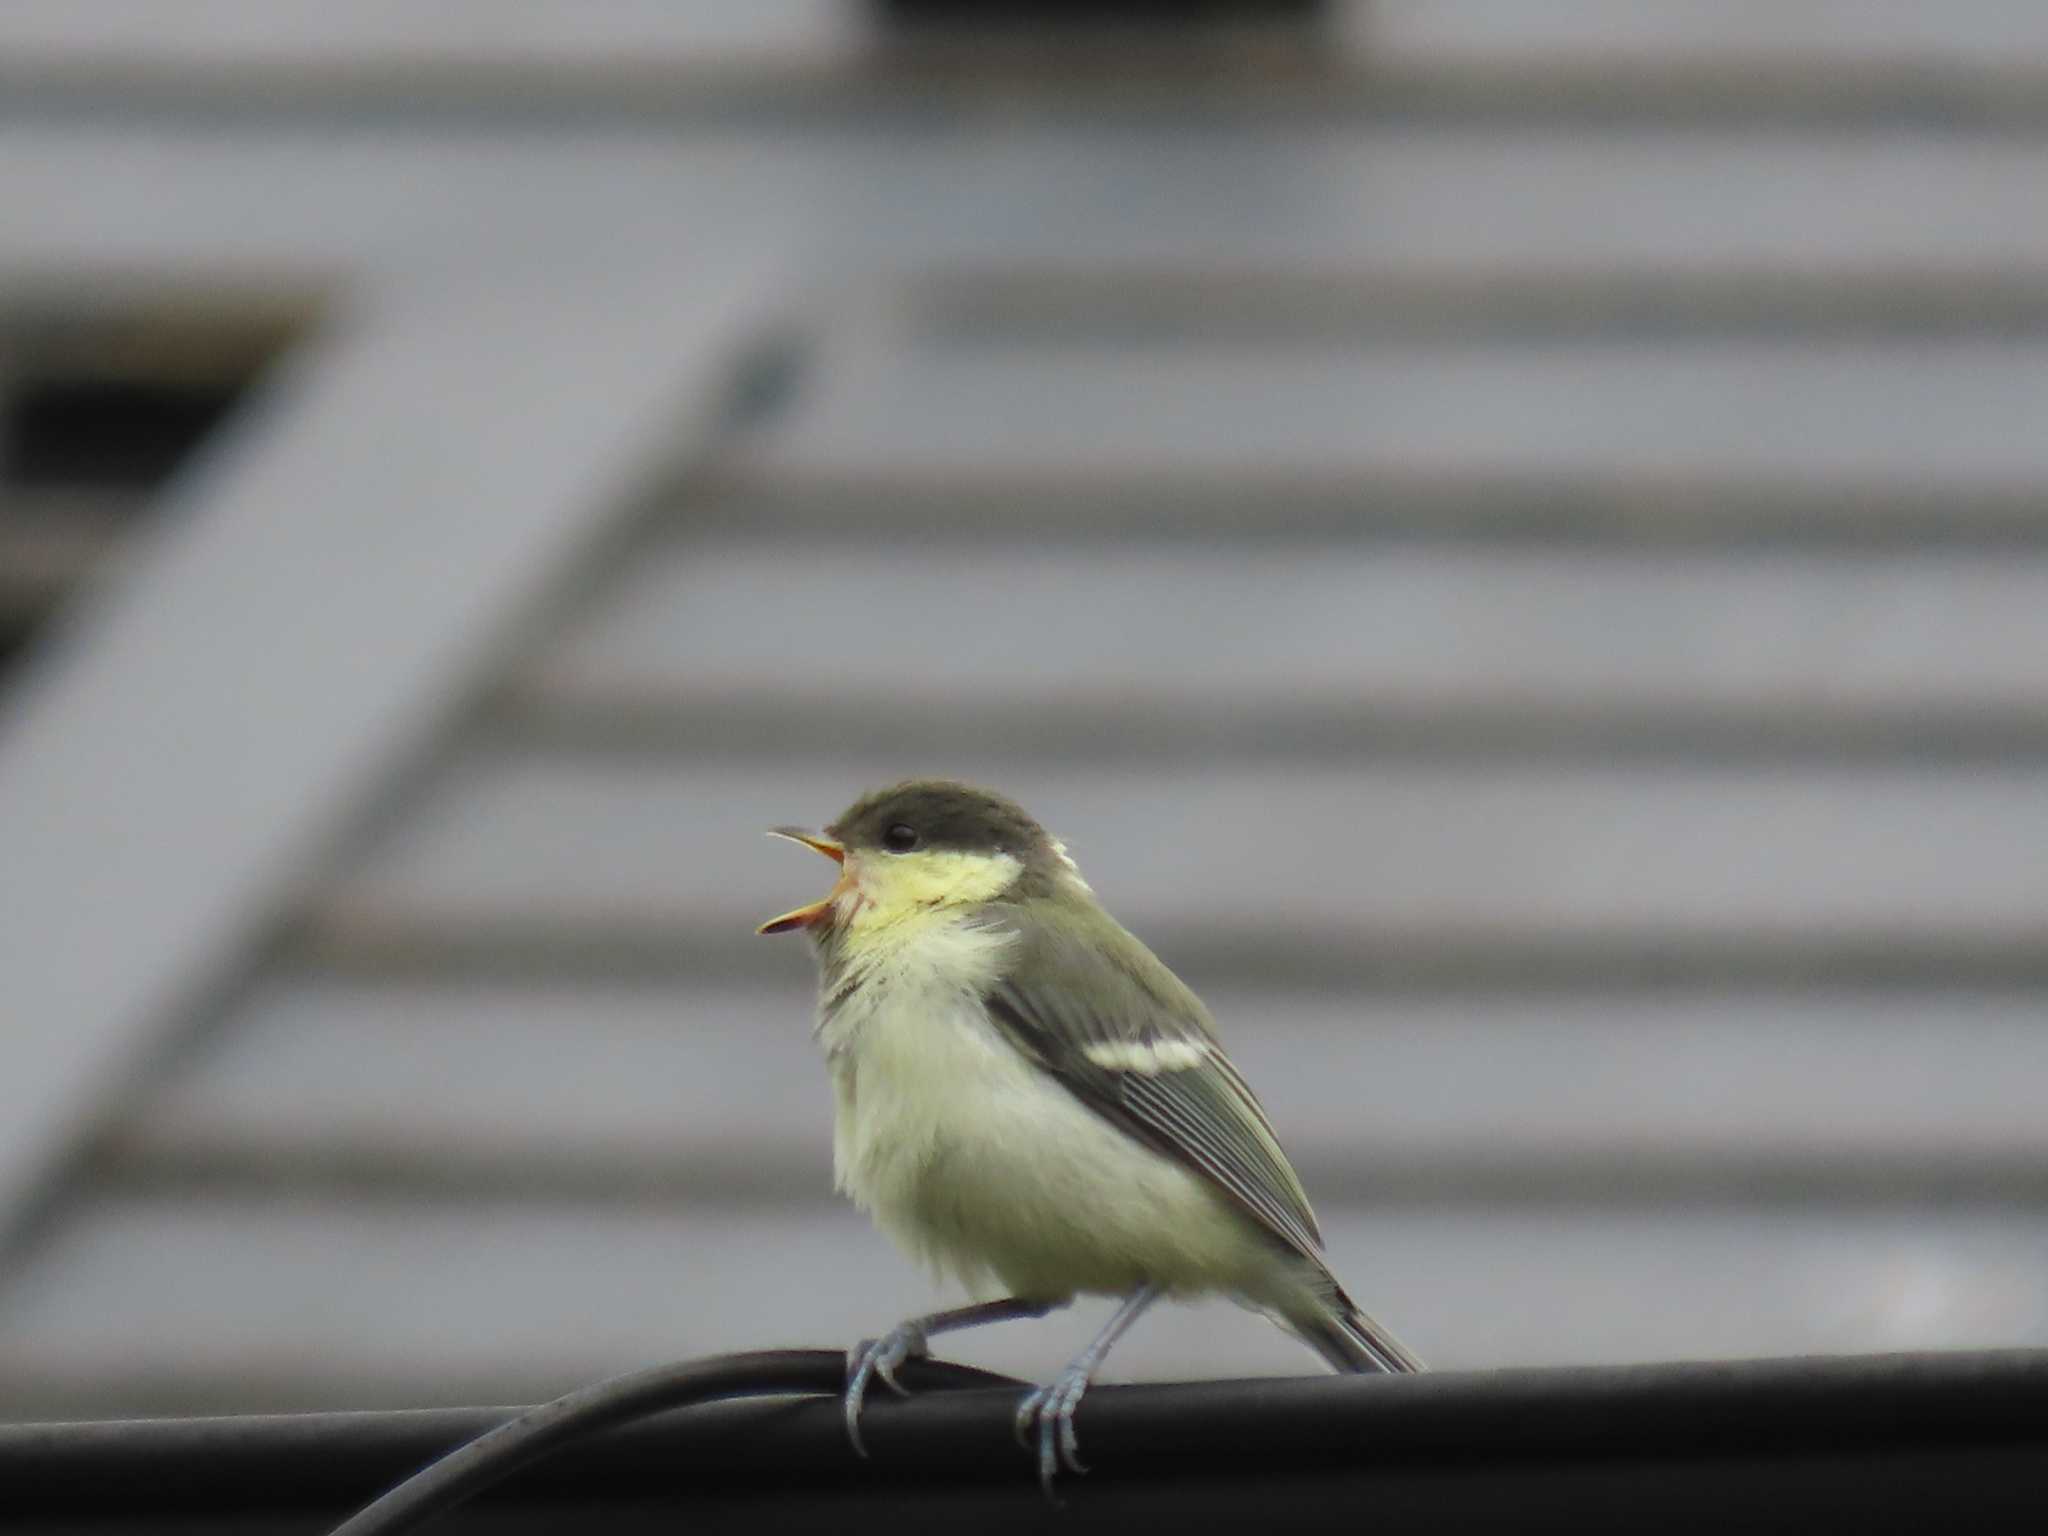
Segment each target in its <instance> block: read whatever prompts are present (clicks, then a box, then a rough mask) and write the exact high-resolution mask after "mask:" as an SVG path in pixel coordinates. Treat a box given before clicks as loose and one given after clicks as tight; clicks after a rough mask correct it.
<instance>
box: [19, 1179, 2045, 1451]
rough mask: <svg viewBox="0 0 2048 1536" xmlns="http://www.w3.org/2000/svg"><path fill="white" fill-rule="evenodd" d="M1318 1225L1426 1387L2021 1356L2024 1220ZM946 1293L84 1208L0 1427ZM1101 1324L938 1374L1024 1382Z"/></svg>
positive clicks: (1837, 1214)
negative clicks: (1503, 1373)
mask: <svg viewBox="0 0 2048 1536" xmlns="http://www.w3.org/2000/svg"><path fill="white" fill-rule="evenodd" d="M1324 1217H1325V1220H1324V1226H1325V1228H1326V1230H1327V1231H1328V1233H1329V1236H1330V1240H1331V1249H1332V1253H1333V1256H1334V1258H1335V1260H1336V1263H1337V1267H1338V1269H1339V1271H1340V1273H1342V1274H1343V1275H1344V1276H1345V1278H1346V1281H1347V1283H1348V1284H1350V1285H1351V1286H1352V1287H1353V1288H1354V1289H1355V1290H1356V1291H1357V1292H1358V1293H1359V1294H1360V1296H1362V1297H1363V1298H1364V1299H1365V1300H1366V1302H1367V1303H1368V1304H1369V1305H1370V1306H1371V1307H1372V1308H1373V1310H1374V1311H1375V1312H1376V1313H1377V1314H1378V1315H1379V1316H1381V1317H1382V1318H1384V1319H1385V1320H1386V1321H1387V1322H1388V1323H1389V1324H1390V1325H1391V1326H1393V1327H1395V1328H1398V1329H1399V1330H1400V1331H1401V1333H1402V1335H1403V1336H1404V1337H1405V1338H1407V1339H1408V1340H1410V1341H1411V1342H1412V1343H1413V1344H1414V1345H1415V1347H1416V1348H1417V1349H1418V1350H1420V1351H1421V1352H1422V1353H1423V1354H1424V1356H1425V1357H1426V1358H1428V1359H1430V1360H1431V1361H1432V1362H1433V1363H1435V1364H1438V1365H1442V1366H1490V1365H1505V1364H1510V1363H1522V1362H1529V1363H1536V1362H1560V1361H1624V1360H1642V1359H1657V1358H1669V1357H1682V1356H1700V1355H1750V1354H1758V1355H1770V1354H1779V1353H1785V1354H1790V1353H1798V1352H1804V1351H1846V1350H1862V1349H1904V1348H1921V1347H1946V1346H1987V1345H2026V1344H2035V1343H2040V1342H2043V1341H2044V1340H2048V1220H2044V1218H2043V1217H2042V1216H2041V1215H2040V1213H2039V1212H2038V1211H2032V1212H2023V1211H2015V1210H2009V1209H2002V1208H1997V1207H1986V1208H1964V1209H1957V1208H1954V1207H1946V1208H1921V1207H1908V1208H1903V1209H1899V1210H1895V1211H1881V1212H1841V1211H1829V1212H1822V1213H1815V1212H1811V1211H1788V1212H1771V1211H1757V1210H1747V1209H1742V1208H1724V1209H1708V1210H1703V1211H1698V1212H1691V1213H1680V1214H1672V1215H1657V1216H1642V1215H1638V1214H1634V1213H1631V1214H1628V1215H1625V1216H1624V1215H1619V1214H1616V1213H1612V1212H1606V1211H1599V1210H1581V1209H1575V1208H1572V1207H1569V1206H1564V1207H1556V1208H1551V1209H1545V1210H1541V1211H1514V1210H1502V1211H1490V1210H1485V1209H1475V1210H1441V1211H1382V1212H1373V1211H1368V1210H1365V1209H1361V1208H1358V1207H1350V1206H1345V1207H1337V1208H1329V1207H1326V1208H1325V1210H1324ZM947 1294H950V1295H953V1296H957V1295H958V1293H957V1292H950V1293H942V1292H939V1291H936V1290H935V1289H934V1288H932V1287H931V1286H930V1285H928V1284H926V1283H924V1282H922V1281H920V1279H919V1278H918V1277H917V1276H916V1274H915V1272H914V1271H913V1270H912V1269H911V1268H910V1266H909V1265H908V1264H907V1263H906V1262H905V1261H904V1260H903V1259H902V1258H901V1257H899V1256H898V1255H897V1254H895V1253H894V1252H893V1251H892V1250H891V1249H890V1248H889V1247H888V1245H887V1244H886V1243H885V1241H884V1240H883V1239H882V1238H881V1237H880V1236H878V1235H876V1234H874V1233H872V1232H870V1231H869V1230H867V1227H866V1223H865V1222H864V1221H863V1220H862V1218H860V1217H859V1216H858V1215H856V1214H855V1213H853V1212H852V1211H850V1210H847V1211H833V1212H803V1213H789V1214H778V1213H762V1212H748V1213H737V1214H735V1213H720V1212H713V1211H705V1212H677V1213H674V1214H668V1213H642V1212H622V1211H595V1210H589V1209H578V1208H572V1207H556V1208H548V1207H540V1208H535V1207H531V1206H522V1207H492V1206H477V1205H461V1206H456V1205H437V1204H432V1203H415V1202H401V1203H397V1204H375V1203H364V1204H342V1205H337V1204H331V1203H323V1202H320V1201H317V1200H305V1199H302V1200H295V1201H293V1202H291V1203H289V1204H280V1205H275V1206H265V1205H249V1204H242V1203H233V1202H227V1201H213V1202H209V1201H162V1202H157V1201H134V1200H101V1201H96V1202H92V1203H88V1204H85V1205H82V1206H80V1207H78V1208H77V1209H76V1210H75V1211H74V1212H73V1214H72V1215H71V1217H70V1218H69V1219H68V1221H67V1222H66V1223H65V1224H64V1225H63V1226H62V1227H61V1228H60V1229H58V1230H56V1231H55V1232H54V1233H53V1235H52V1238H51V1240H50V1241H49V1242H48V1243H47V1244H46V1245H45V1246H44V1247H43V1248H42V1249H41V1250H40V1251H39V1252H38V1253H37V1255H36V1256H35V1258H34V1261H33V1262H32V1264H31V1265H30V1266H29V1267H27V1268H25V1269H24V1270H23V1271H22V1272H21V1273H20V1275H19V1278H18V1281H17V1284H16V1285H15V1286H14V1288H13V1289H12V1291H11V1293H10V1294H9V1296H8V1298H7V1301H6V1304H5V1307H4V1309H0V1405H4V1406H5V1407H6V1408H7V1409H8V1410H9V1411H11V1412H15V1413H23V1414H26V1413H35V1412H49V1411H52V1406H53V1404H54V1403H55V1402H67V1403H68V1404H70V1405H72V1406H75V1407H77V1408H81V1409H84V1410H86V1411H92V1410H94V1409H97V1411H100V1412H108V1411H126V1412H132V1411H135V1408H136V1405H137V1404H138V1403H149V1404H151V1405H152V1406H156V1407H171V1406H184V1407H187V1408H191V1407H197V1406H205V1405H206V1404H207V1403H208V1402H209V1401H210V1402H211V1403H213V1404H214V1405H218V1404H219V1403H221V1402H222V1401H226V1402H230V1403H232V1404H233V1405H235V1406H237V1407H242V1408H247V1407H249V1406H251V1405H252V1404H254V1403H261V1402H265V1401H273V1402H275V1401H277V1400H280V1399H282V1400H283V1401H284V1402H286V1403H289V1404H292V1405H296V1406H301V1407H310V1406H316V1405H317V1406H326V1407H333V1406H337V1405H340V1404H342V1403H348V1402H355V1403H362V1402H377V1403H381V1404H383V1405H385V1406H391V1405H396V1404H401V1403H403V1404H411V1403H426V1402H434V1401H448V1400H450V1399H456V1400H460V1399H463V1398H469V1399H472V1400H482V1401H493V1400H505V1399H507V1398H516V1397H521V1396H525V1395H528V1394H529V1393H532V1392H535V1391H545V1390H550V1389H564V1388H567V1387H568V1386H570V1385H573V1384H576V1383H579V1382H581V1381H584V1380H588V1379H590V1378H592V1377H594V1376H597V1375H599V1374H601V1373H604V1372H608V1371H612V1370H618V1369H624V1368H628V1367H631V1366H636V1365H642V1364H646V1363H649V1362H652V1361H656V1360H665V1359H678V1358H683V1357H687V1356H690V1355H694V1354H699V1353H703V1352H706V1351H712V1350H726V1349H736V1348H747V1347H750V1346H770V1345H789V1344H799V1343H801V1344H816V1345H834V1344H840V1343H844V1342H847V1341H850V1340H852V1339H856V1338H859V1337H862V1336H864V1335H868V1334H872V1333H873V1332H874V1331H875V1330H876V1329H877V1328H878V1327H880V1326H882V1325H884V1324H886V1323H888V1322H890V1321H891V1320H893V1319H895V1318H898V1317H901V1316H903V1315H905V1314H907V1313H910V1312H914V1311H919V1310H923V1309H924V1308H926V1307H927V1306H929V1305H931V1304H932V1303H933V1302H934V1301H936V1300H939V1299H940V1298H941V1296H943V1295H947ZM1646 1296H1654V1297H1655V1298H1656V1299H1657V1304H1656V1305H1655V1306H1646V1305H1644V1303H1643V1298H1644V1297H1646ZM1100 1311H1101V1307H1100V1304H1099V1303H1091V1305H1090V1307H1089V1315H1087V1316H1084V1317H1062V1318H1058V1319H1055V1320H1049V1321H1046V1322H1042V1323H1037V1324H1033V1325H1029V1326H1017V1327H1010V1328H1003V1329H997V1330H992V1331H989V1332H987V1333H984V1334H981V1335H978V1336H976V1337H972V1338H969V1339H966V1340H963V1341H961V1342H959V1343H958V1344H957V1345H956V1344H955V1343H954V1341H951V1340H949V1341H948V1344H947V1348H946V1350H945V1353H947V1354H948V1355H954V1356H957V1357H963V1358H967V1359H972V1360H977V1361H980V1362H983V1363H986V1364H990V1365H993V1366H997V1367H999V1368H1003V1369H1008V1370H1011V1371H1014V1372H1017V1373H1018V1374H1024V1375H1035V1376H1039V1377H1043V1376H1046V1375H1049V1374H1050V1373H1051V1372H1052V1370H1053V1369H1054V1368H1055V1367H1056V1366H1057V1365H1058V1364H1059V1363H1061V1362H1063V1361H1065V1360H1066V1359H1067V1358H1068V1356H1069V1355H1071V1354H1072V1353H1073V1351H1074V1350H1075V1349H1076V1348H1077V1347H1078V1345H1079V1344H1080V1342H1081V1341H1082V1340H1083V1339H1084V1338H1085V1337H1086V1336H1087V1334H1088V1332H1089V1331H1090V1330H1092V1328H1093V1327H1094V1326H1095V1323H1096V1317H1097V1315H1099V1313H1100ZM1317 1369H1319V1367H1318V1365H1317V1363H1316V1361H1315V1360H1314V1358H1313V1357H1312V1356H1310V1355H1308V1354H1307V1353H1306V1352H1305V1351H1303V1350H1302V1349H1301V1348H1300V1346H1299V1345H1296V1344H1294V1343H1292V1342H1291V1341H1289V1340H1288V1339H1286V1338H1285V1337H1283V1336H1282V1335H1281V1334H1280V1333H1278V1331H1277V1330H1274V1329H1273V1328H1271V1327H1270V1325H1268V1324H1266V1323H1264V1322H1262V1321H1261V1320H1259V1319H1256V1318H1253V1317H1251V1316H1249V1315H1245V1314H1238V1313H1234V1312H1233V1311H1231V1310H1230V1309H1227V1308H1212V1309H1204V1310H1201V1311H1187V1310H1183V1309H1179V1308H1174V1309H1167V1310H1164V1311H1162V1313H1161V1314H1160V1315H1159V1316H1158V1318H1157V1319H1156V1320H1150V1321H1148V1322H1147V1323H1146V1325H1145V1326H1144V1327H1143V1328H1141V1329H1140V1330H1138V1332H1137V1333H1136V1334H1135V1335H1134V1336H1133V1337H1132V1339H1131V1341H1130V1342H1129V1344H1128V1345H1127V1346H1126V1347H1124V1348H1123V1349H1120V1350H1119V1351H1118V1354H1117V1356H1116V1359H1115V1364H1114V1367H1113V1369H1112V1371H1111V1375H1112V1376H1113V1377H1115V1376H1155V1377H1156V1376H1167V1377H1187V1376H1208V1375H1236V1374H1254V1373H1259V1372H1265V1371H1294V1372H1312V1371H1315V1370H1317Z"/></svg>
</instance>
